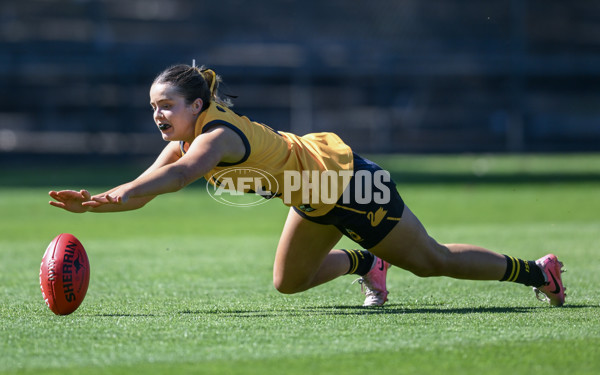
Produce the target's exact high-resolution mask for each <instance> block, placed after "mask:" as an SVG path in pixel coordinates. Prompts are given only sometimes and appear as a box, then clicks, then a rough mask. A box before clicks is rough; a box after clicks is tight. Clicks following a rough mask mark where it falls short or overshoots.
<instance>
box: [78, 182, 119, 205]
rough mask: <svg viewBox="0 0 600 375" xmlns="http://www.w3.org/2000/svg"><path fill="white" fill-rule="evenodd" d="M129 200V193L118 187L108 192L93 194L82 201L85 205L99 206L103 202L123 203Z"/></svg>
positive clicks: (103, 203)
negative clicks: (85, 200)
mask: <svg viewBox="0 0 600 375" xmlns="http://www.w3.org/2000/svg"><path fill="white" fill-rule="evenodd" d="M128 200H129V193H128V192H127V191H126V189H124V188H122V187H121V188H118V189H117V190H115V191H112V192H110V193H102V194H98V195H94V196H93V197H91V198H90V199H89V200H88V201H87V202H84V203H82V205H83V206H87V207H93V208H96V207H100V206H103V205H105V204H119V205H120V204H125V203H127V201H128Z"/></svg>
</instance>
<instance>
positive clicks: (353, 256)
mask: <svg viewBox="0 0 600 375" xmlns="http://www.w3.org/2000/svg"><path fill="white" fill-rule="evenodd" d="M340 250H342V251H343V252H345V253H346V255H348V259H350V268H349V269H348V272H346V275H349V274H354V275H359V276H364V275H366V274H367V273H368V272H369V271H370V270H371V267H372V266H373V261H374V260H375V255H373V254H371V253H370V252H368V251H366V250H354V249H350V250H346V249H340Z"/></svg>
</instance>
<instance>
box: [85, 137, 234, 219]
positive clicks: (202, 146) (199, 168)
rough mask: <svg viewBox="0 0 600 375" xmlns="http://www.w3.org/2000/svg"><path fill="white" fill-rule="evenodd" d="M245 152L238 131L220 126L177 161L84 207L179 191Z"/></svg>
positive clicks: (198, 141) (97, 196)
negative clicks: (221, 163) (218, 165)
mask: <svg viewBox="0 0 600 375" xmlns="http://www.w3.org/2000/svg"><path fill="white" fill-rule="evenodd" d="M245 152H246V149H245V146H244V143H243V142H242V140H241V138H240V137H239V135H238V134H237V133H235V132H234V131H233V130H231V129H229V128H226V127H221V126H218V127H215V128H213V129H211V130H210V131H208V132H206V133H204V134H202V135H200V136H198V137H196V139H194V141H193V142H192V144H191V145H190V148H189V150H188V151H187V153H186V154H185V155H184V156H182V157H181V158H179V159H177V160H176V161H175V162H172V163H169V164H165V165H162V166H160V167H158V168H155V169H152V170H149V171H147V172H145V173H143V174H142V175H141V176H140V177H138V178H137V179H135V180H133V181H131V182H128V183H126V184H123V185H121V186H119V187H117V188H116V189H114V190H112V191H109V192H107V193H103V194H100V195H96V196H94V197H91V200H90V201H87V202H83V203H82V206H84V207H92V208H94V209H99V208H100V207H102V206H104V205H125V206H127V205H129V204H131V203H129V202H131V201H132V200H136V201H137V200H140V199H141V200H143V199H147V198H148V197H151V198H154V197H155V196H157V195H160V194H166V193H171V192H175V191H178V190H180V189H182V188H184V187H185V186H187V185H189V184H190V183H192V182H193V181H196V180H197V179H199V178H201V177H202V176H204V175H205V174H206V173H208V172H209V171H210V170H211V169H213V168H214V167H216V166H217V164H218V163H219V162H221V161H226V162H237V161H239V160H241V159H242V157H243V156H244V154H245ZM151 198H150V199H151Z"/></svg>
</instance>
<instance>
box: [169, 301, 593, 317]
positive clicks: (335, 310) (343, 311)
mask: <svg viewBox="0 0 600 375" xmlns="http://www.w3.org/2000/svg"><path fill="white" fill-rule="evenodd" d="M548 308H550V307H548V306H543V305H542V306H536V307H528V306H515V307H511V306H502V307H462V308H443V307H402V306H401V305H394V304H390V305H386V306H384V307H383V306H382V307H363V306H342V305H338V306H315V307H303V308H298V309H277V310H208V311H205V310H196V311H194V310H184V311H180V312H179V313H180V314H197V315H219V316H224V317H232V318H267V317H276V316H282V315H287V316H300V315H342V316H348V315H407V314H447V315H460V314H506V313H512V314H514V313H519V314H523V313H530V312H533V311H540V310H545V309H548ZM582 308H600V306H595V305H567V306H563V307H562V308H556V309H559V310H562V309H582Z"/></svg>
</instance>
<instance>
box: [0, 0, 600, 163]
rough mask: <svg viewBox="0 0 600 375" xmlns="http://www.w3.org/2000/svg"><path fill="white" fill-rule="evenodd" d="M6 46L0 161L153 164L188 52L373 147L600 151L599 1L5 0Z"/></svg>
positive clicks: (259, 105) (269, 100)
mask: <svg viewBox="0 0 600 375" xmlns="http://www.w3.org/2000/svg"><path fill="white" fill-rule="evenodd" d="M0 43H1V44H0V79H1V82H2V84H1V86H0V90H1V98H2V100H0V163H1V164H0V165H2V164H4V165H7V164H9V163H12V162H14V161H15V160H17V159H18V160H34V159H36V158H47V157H49V156H51V155H53V156H54V157H60V156H63V157H64V156H67V157H74V156H77V157H95V156H101V157H105V156H110V155H112V156H115V157H117V158H120V159H122V160H133V159H136V158H140V157H142V158H147V157H149V156H150V155H155V154H156V152H157V151H158V150H159V149H161V148H162V146H163V142H162V140H161V138H160V136H159V135H158V133H157V130H156V128H155V127H154V124H153V120H152V112H151V110H150V106H149V104H148V89H149V85H150V83H151V82H152V80H153V78H154V76H155V75H156V74H157V73H158V72H160V71H161V70H163V69H164V68H166V67H167V66H169V65H172V64H175V63H189V64H191V62H192V59H195V60H196V62H197V63H198V64H204V65H207V66H210V67H212V68H214V69H215V70H216V71H217V72H218V73H219V74H221V75H222V76H223V78H224V80H225V85H224V86H223V87H222V88H223V91H224V92H225V93H229V94H232V95H237V96H238V98H237V99H235V100H234V103H235V108H236V110H237V111H239V112H241V113H244V114H246V115H248V116H249V117H251V118H252V119H254V120H256V121H260V122H264V123H266V124H268V125H270V126H272V127H274V128H276V129H280V130H285V131H292V132H296V133H298V134H304V133H307V132H311V131H333V132H337V133H339V134H340V135H341V136H342V137H343V138H344V139H345V140H346V141H347V142H348V143H350V144H351V145H352V146H353V148H354V149H355V150H357V151H359V152H363V153H391V152H394V153H461V152H472V153H480V152H497V153H515V152H516V153H521V152H578V151H586V152H588V151H600V91H599V88H600V2H598V1H592V0H590V1H587V0H586V1H576V2H566V1H558V0H502V1H480V0H453V1H452V0H429V1H421V0H378V1H362V0H352V1H347V0H344V1H342V0H327V1H322V0H304V1H291V0H269V1H242V0H220V1H219V2H216V1H204V0H201V1H195V0H128V1H120V0H99V1H93V0H62V1H58V0H3V1H2V3H1V4H0ZM74 159H75V158H74Z"/></svg>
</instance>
